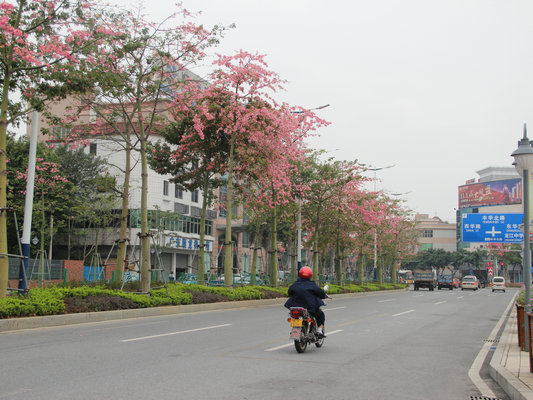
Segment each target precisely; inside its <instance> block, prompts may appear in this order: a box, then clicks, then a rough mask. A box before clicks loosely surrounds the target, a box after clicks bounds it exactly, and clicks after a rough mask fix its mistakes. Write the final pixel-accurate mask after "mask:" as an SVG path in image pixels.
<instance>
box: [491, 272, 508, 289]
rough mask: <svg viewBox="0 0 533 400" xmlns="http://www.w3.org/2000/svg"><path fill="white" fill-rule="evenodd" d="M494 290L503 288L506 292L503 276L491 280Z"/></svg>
mask: <svg viewBox="0 0 533 400" xmlns="http://www.w3.org/2000/svg"><path fill="white" fill-rule="evenodd" d="M490 285H491V287H492V291H493V292H495V291H496V290H501V291H503V292H505V278H504V277H503V276H495V277H494V278H492V282H491V284H490Z"/></svg>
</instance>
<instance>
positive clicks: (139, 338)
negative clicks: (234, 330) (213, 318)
mask: <svg viewBox="0 0 533 400" xmlns="http://www.w3.org/2000/svg"><path fill="white" fill-rule="evenodd" d="M230 325H231V324H223V325H213V326H206V327H203V328H196V329H188V330H186V331H178V332H168V333H161V334H159V335H151V336H142V337H137V338H132V339H123V340H121V342H123V343H125V342H134V341H136V340H145V339H155V338H160V337H164V336H172V335H181V334H182V333H190V332H198V331H205V330H208V329H216V328H223V327H225V326H230Z"/></svg>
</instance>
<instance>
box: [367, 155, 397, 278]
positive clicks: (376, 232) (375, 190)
mask: <svg viewBox="0 0 533 400" xmlns="http://www.w3.org/2000/svg"><path fill="white" fill-rule="evenodd" d="M394 166H395V164H393V165H387V166H386V167H380V168H368V170H369V171H374V193H376V192H377V189H376V180H377V178H376V172H377V171H381V170H382V169H387V168H392V167H394ZM377 261H378V230H377V227H374V279H377V269H378V263H377Z"/></svg>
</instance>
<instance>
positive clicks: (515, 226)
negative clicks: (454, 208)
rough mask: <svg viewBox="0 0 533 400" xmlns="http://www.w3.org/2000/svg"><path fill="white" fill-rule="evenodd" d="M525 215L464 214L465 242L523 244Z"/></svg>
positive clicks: (463, 230) (463, 229)
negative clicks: (522, 227) (522, 228)
mask: <svg viewBox="0 0 533 400" xmlns="http://www.w3.org/2000/svg"><path fill="white" fill-rule="evenodd" d="M523 219H524V214H463V220H462V232H463V242H487V243H522V241H523V240H524V233H523V232H522V231H521V230H520V225H521V224H522V220H523Z"/></svg>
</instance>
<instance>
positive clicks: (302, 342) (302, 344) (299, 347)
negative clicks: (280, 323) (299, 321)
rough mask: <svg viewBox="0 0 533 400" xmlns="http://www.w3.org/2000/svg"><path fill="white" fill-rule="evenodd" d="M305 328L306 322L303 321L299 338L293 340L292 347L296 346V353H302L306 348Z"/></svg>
mask: <svg viewBox="0 0 533 400" xmlns="http://www.w3.org/2000/svg"><path fill="white" fill-rule="evenodd" d="M307 330H308V327H307V323H305V322H304V325H303V326H302V330H301V332H300V339H299V340H295V341H294V347H296V351H297V352H298V353H303V352H304V351H305V349H307Z"/></svg>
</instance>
